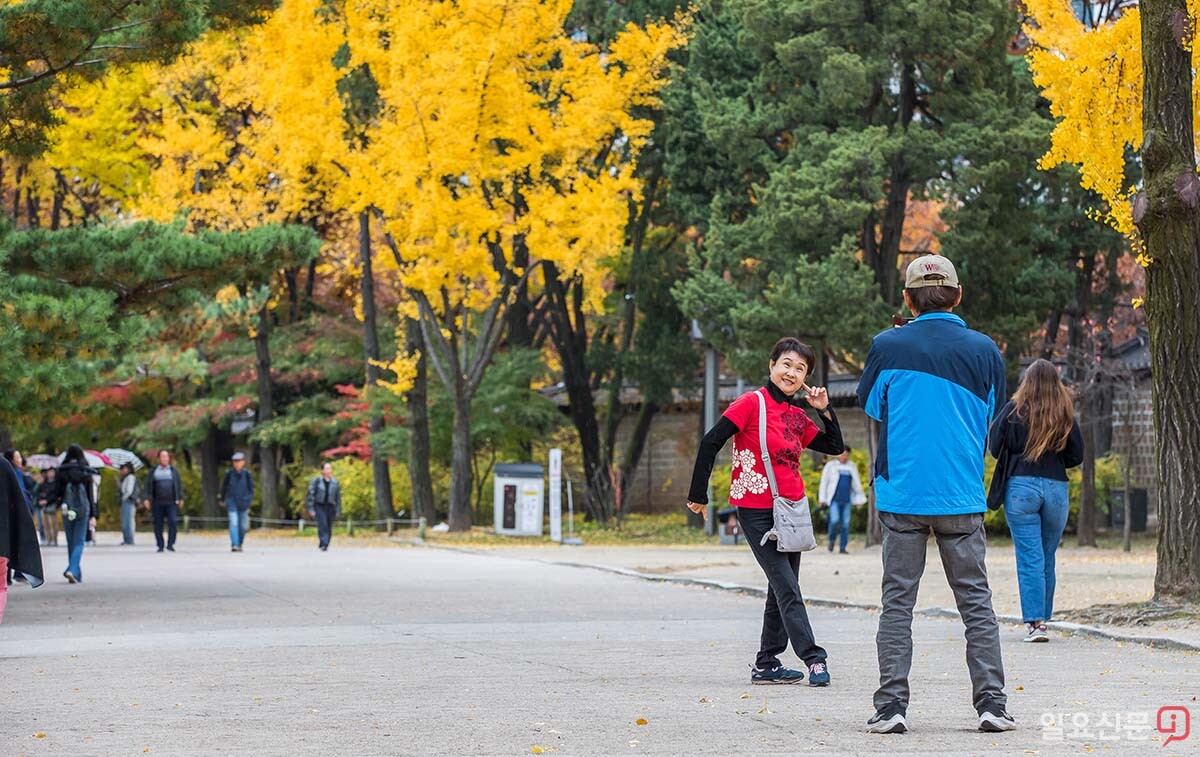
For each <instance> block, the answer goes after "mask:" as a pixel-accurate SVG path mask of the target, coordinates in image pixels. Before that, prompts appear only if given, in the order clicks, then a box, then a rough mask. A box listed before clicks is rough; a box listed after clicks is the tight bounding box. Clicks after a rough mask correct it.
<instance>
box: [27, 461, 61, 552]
mask: <svg viewBox="0 0 1200 757" xmlns="http://www.w3.org/2000/svg"><path fill="white" fill-rule="evenodd" d="M54 465H55V466H57V465H58V460H55V461H54ZM57 475H58V470H57V469H56V467H50V468H43V469H42V483H40V484H38V485H37V488H36V489H34V491H33V504H34V508H35V509H36V510H37V514H38V518H39V519H40V520H41V522H42V537H43V539H44V542H43V543H44V544H45V545H46V546H48V547H57V546H58V518H59V514H58V506H59V502H58V500H56V499H55V488H56V484H55V477H56V476H57Z"/></svg>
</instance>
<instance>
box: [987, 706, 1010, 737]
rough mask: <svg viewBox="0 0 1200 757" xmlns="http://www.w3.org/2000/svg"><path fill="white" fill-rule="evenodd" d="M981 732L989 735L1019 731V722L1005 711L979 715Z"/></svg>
mask: <svg viewBox="0 0 1200 757" xmlns="http://www.w3.org/2000/svg"><path fill="white" fill-rule="evenodd" d="M979 730H981V731H988V732H989V733H999V732H1001V731H1015V730H1017V721H1015V720H1013V717H1012V715H1009V714H1008V713H1007V712H1005V711H1004V710H1000V711H999V712H981V713H979Z"/></svg>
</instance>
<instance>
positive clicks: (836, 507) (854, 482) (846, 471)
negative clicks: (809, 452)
mask: <svg viewBox="0 0 1200 757" xmlns="http://www.w3.org/2000/svg"><path fill="white" fill-rule="evenodd" d="M819 501H820V503H821V507H828V508H829V551H830V552H832V551H833V543H834V541H836V540H837V535H838V532H839V531H840V532H841V550H840V551H841V553H842V554H843V555H844V554H846V544H847V543H849V541H850V507H851V506H855V507H857V506H859V505H863V504H866V501H867V495H866V494H864V493H863V487H862V480H861V479H860V478H859V476H858V466H857V465H855V464H854V463H852V462H850V448H849V447H846V450H845V451H844V452H842V454H840V455H838V456H837V457H836V458H834V459H833V460H830V461H829V462H827V463H825V469H824V470H823V471H821V492H820V500H819Z"/></svg>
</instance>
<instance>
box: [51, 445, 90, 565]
mask: <svg viewBox="0 0 1200 757" xmlns="http://www.w3.org/2000/svg"><path fill="white" fill-rule="evenodd" d="M96 475H97V473H96V471H94V470H92V468H90V467H89V466H88V464H87V458H86V457H85V456H84V454H83V448H82V447H80V446H79V445H78V444H72V445H71V446H70V447H68V448H67V454H66V457H64V458H63V461H62V465H60V466H58V476H57V477H56V478H55V483H56V485H57V490H56V494H55V499H56V500H57V501H60V502H62V517H63V532H64V533H65V534H66V535H67V569H66V570H64V571H63V578H66V579H67V583H72V584H74V583H79V582H80V581H82V580H83V567H82V562H83V544H84V541H85V540H86V539H87V533H88V529H89V528H95V527H96V516H97V515H99V509H98V508H97V507H96V497H95V493H94V489H93V486H92V484H93V480H94V477H95V476H96Z"/></svg>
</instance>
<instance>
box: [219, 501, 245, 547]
mask: <svg viewBox="0 0 1200 757" xmlns="http://www.w3.org/2000/svg"><path fill="white" fill-rule="evenodd" d="M225 511H226V512H227V513H228V514H229V544H230V545H231V546H234V547H240V546H242V542H243V541H245V540H246V532H247V531H249V530H250V510H248V509H247V510H239V509H237V506H236V505H233V506H226V507H225Z"/></svg>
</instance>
